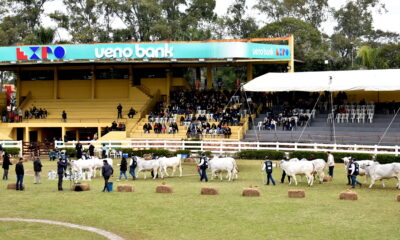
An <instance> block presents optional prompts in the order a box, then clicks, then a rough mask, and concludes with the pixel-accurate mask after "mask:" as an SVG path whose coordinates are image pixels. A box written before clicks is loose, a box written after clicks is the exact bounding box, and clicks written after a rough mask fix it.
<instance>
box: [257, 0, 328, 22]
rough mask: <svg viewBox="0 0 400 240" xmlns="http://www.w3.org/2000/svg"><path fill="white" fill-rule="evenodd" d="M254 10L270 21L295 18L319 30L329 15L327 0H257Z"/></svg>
mask: <svg viewBox="0 0 400 240" xmlns="http://www.w3.org/2000/svg"><path fill="white" fill-rule="evenodd" d="M255 8H256V9H258V10H260V11H261V12H262V13H265V14H266V15H267V17H268V18H269V19H270V20H272V21H275V22H276V21H280V20H282V19H283V18H297V19H299V20H303V21H305V22H308V23H310V24H311V25H312V26H314V27H315V28H319V27H320V26H321V23H323V22H324V21H326V19H327V18H328V15H329V5H328V0H258V2H257V4H256V5H255Z"/></svg>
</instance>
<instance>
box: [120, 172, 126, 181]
mask: <svg viewBox="0 0 400 240" xmlns="http://www.w3.org/2000/svg"><path fill="white" fill-rule="evenodd" d="M122 175H124V176H125V179H128V177H127V176H126V171H120V173H119V180H121V177H122Z"/></svg>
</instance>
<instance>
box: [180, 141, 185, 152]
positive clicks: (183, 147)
mask: <svg viewBox="0 0 400 240" xmlns="http://www.w3.org/2000/svg"><path fill="white" fill-rule="evenodd" d="M181 143H182V150H186V148H185V140H182V141H181Z"/></svg>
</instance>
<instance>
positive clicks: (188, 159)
mask: <svg viewBox="0 0 400 240" xmlns="http://www.w3.org/2000/svg"><path fill="white" fill-rule="evenodd" d="M183 162H196V160H195V159H194V158H185V159H184V160H183Z"/></svg>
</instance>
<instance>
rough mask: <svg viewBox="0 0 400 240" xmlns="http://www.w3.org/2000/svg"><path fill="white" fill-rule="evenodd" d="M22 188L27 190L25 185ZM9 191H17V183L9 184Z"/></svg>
mask: <svg viewBox="0 0 400 240" xmlns="http://www.w3.org/2000/svg"><path fill="white" fill-rule="evenodd" d="M22 187H23V188H24V189H25V184H22ZM7 189H8V190H15V189H17V183H15V182H13V183H9V184H7Z"/></svg>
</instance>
